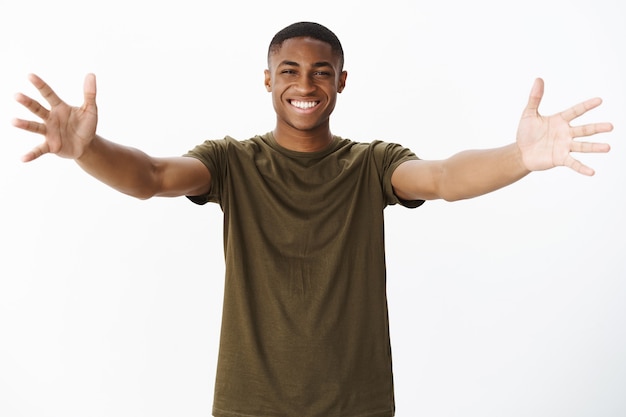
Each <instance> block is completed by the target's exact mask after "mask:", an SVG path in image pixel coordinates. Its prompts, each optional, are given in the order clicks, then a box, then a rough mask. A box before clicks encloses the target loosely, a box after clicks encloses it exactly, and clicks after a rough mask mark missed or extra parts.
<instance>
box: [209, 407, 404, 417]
mask: <svg viewBox="0 0 626 417" xmlns="http://www.w3.org/2000/svg"><path fill="white" fill-rule="evenodd" d="M394 415H395V412H394V410H384V411H374V412H371V413H365V414H345V415H342V416H341V417H393V416H394ZM213 417H269V415H262V414H245V413H238V412H233V411H225V410H220V409H219V408H215V407H213Z"/></svg>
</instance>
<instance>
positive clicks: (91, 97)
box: [83, 74, 96, 107]
mask: <svg viewBox="0 0 626 417" xmlns="http://www.w3.org/2000/svg"><path fill="white" fill-rule="evenodd" d="M83 94H84V97H85V104H84V106H85V107H90V106H95V105H96V76H95V75H94V74H87V76H85V82H84V84H83Z"/></svg>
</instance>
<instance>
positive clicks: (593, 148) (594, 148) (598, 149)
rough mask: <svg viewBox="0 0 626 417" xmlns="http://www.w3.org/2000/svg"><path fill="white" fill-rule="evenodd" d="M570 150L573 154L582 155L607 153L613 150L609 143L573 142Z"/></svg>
mask: <svg viewBox="0 0 626 417" xmlns="http://www.w3.org/2000/svg"><path fill="white" fill-rule="evenodd" d="M570 150H571V152H582V153H606V152H608V151H610V150H611V146H610V145H609V144H608V143H595V142H576V141H573V142H572V143H571V145H570Z"/></svg>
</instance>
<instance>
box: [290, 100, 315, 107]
mask: <svg viewBox="0 0 626 417" xmlns="http://www.w3.org/2000/svg"><path fill="white" fill-rule="evenodd" d="M317 103H318V102H317V101H298V100H291V105H292V106H295V107H297V108H299V109H310V108H311V107H315V106H317Z"/></svg>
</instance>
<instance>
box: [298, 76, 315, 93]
mask: <svg viewBox="0 0 626 417" xmlns="http://www.w3.org/2000/svg"><path fill="white" fill-rule="evenodd" d="M295 87H296V90H297V91H298V93H300V94H303V95H306V94H309V93H312V92H313V91H314V90H315V84H314V83H313V80H312V79H311V77H308V76H306V75H303V76H300V77H298V80H297V81H296V83H295Z"/></svg>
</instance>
